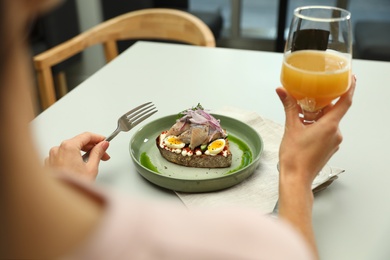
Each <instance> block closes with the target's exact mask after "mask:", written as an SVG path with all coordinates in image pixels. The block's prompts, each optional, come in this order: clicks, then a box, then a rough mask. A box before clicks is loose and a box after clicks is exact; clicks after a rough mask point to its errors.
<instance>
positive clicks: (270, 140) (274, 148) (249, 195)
mask: <svg viewBox="0 0 390 260" xmlns="http://www.w3.org/2000/svg"><path fill="white" fill-rule="evenodd" d="M213 113H216V114H221V115H226V116H229V117H232V118H235V119H238V120H241V121H242V122H244V123H246V124H248V125H250V126H252V127H253V128H254V129H255V130H256V131H258V133H259V134H260V136H261V137H262V139H263V142H264V150H263V153H262V154H261V158H260V164H259V167H258V168H257V169H256V170H255V172H254V173H253V174H252V175H251V176H250V177H249V178H247V179H246V180H244V181H243V182H241V183H239V184H237V185H235V186H233V187H230V188H228V189H224V190H221V191H214V192H206V193H183V192H176V194H177V195H178V196H179V198H180V199H181V200H182V201H183V203H184V204H185V205H186V206H187V207H188V208H189V209H191V208H194V207H228V206H239V207H251V208H256V209H258V210H260V211H261V212H264V213H271V212H272V211H273V209H274V207H275V204H276V202H277V200H278V182H279V173H278V170H277V163H278V152H279V145H280V141H281V138H282V135H283V131H284V128H283V126H282V125H280V124H277V123H275V122H273V121H271V120H269V119H266V118H262V117H261V116H259V115H258V114H257V113H256V112H253V111H247V110H242V109H239V108H235V107H224V108H223V109H221V110H218V111H213ZM342 172H344V170H342V169H339V168H335V167H330V166H327V168H326V169H324V171H323V172H322V173H321V174H320V176H319V177H317V178H316V181H315V182H314V183H313V191H319V190H322V189H325V188H326V187H327V186H329V185H330V184H331V183H332V182H333V181H334V180H335V179H336V178H337V176H338V174H340V173H342Z"/></svg>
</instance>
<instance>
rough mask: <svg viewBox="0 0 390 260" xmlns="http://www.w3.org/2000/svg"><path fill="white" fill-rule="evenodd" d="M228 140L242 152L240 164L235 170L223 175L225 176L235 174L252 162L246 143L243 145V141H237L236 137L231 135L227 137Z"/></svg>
mask: <svg viewBox="0 0 390 260" xmlns="http://www.w3.org/2000/svg"><path fill="white" fill-rule="evenodd" d="M228 139H229V142H233V143H235V144H236V145H237V146H238V148H240V150H241V151H242V157H241V164H240V165H239V166H238V167H237V168H235V169H233V170H230V171H228V172H227V173H225V175H228V174H231V173H233V172H236V171H238V170H240V169H242V168H245V167H246V166H248V165H249V164H250V163H251V162H252V152H251V149H249V147H248V145H247V144H246V143H244V142H243V141H241V140H240V139H238V138H237V137H234V136H232V135H229V136H228Z"/></svg>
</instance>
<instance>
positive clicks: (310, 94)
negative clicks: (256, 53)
mask: <svg viewBox="0 0 390 260" xmlns="http://www.w3.org/2000/svg"><path fill="white" fill-rule="evenodd" d="M350 64H351V63H350V61H349V60H348V59H347V58H346V57H345V56H341V55H340V54H337V53H335V52H329V51H326V52H325V51H316V50H303V51H295V52H292V53H288V54H286V55H285V57H284V61H283V65H282V72H281V82H282V84H283V87H284V88H285V89H286V90H287V91H288V92H289V93H290V94H291V95H292V96H293V97H294V98H295V99H297V100H298V103H299V104H300V105H301V107H302V109H304V110H306V111H309V112H315V111H318V110H320V109H322V108H323V107H325V106H327V105H328V104H330V103H331V102H332V100H334V99H336V98H338V97H339V96H341V95H342V94H344V93H345V92H346V91H347V90H348V87H349V85H350V78H351V77H350V76H351V75H350V74H351V68H350V67H351V66H350Z"/></svg>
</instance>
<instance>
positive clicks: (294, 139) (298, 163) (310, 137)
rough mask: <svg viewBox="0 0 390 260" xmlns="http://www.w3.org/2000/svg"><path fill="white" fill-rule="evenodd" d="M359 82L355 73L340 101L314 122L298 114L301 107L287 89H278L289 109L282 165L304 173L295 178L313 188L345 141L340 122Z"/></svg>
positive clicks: (325, 110)
mask: <svg viewBox="0 0 390 260" xmlns="http://www.w3.org/2000/svg"><path fill="white" fill-rule="evenodd" d="M355 85H356V79H355V77H353V78H352V83H351V87H350V88H349V90H348V91H347V92H346V93H345V94H344V95H343V96H341V98H340V99H339V100H338V101H337V103H336V104H334V105H329V106H327V107H326V108H324V109H323V112H322V115H321V117H320V118H319V119H317V121H316V122H315V123H312V124H304V123H303V122H302V119H301V118H299V117H298V114H299V112H300V111H301V110H300V107H299V105H298V104H297V102H296V100H295V99H294V98H292V97H291V96H290V95H289V94H288V93H287V92H286V90H284V89H283V88H278V89H277V90H276V92H277V94H278V95H279V97H280V99H281V101H282V103H283V106H284V109H285V113H286V124H285V132H284V136H283V139H282V143H281V145H280V150H279V160H280V161H279V163H280V169H281V170H282V172H284V173H286V174H290V173H295V172H299V173H303V174H304V175H302V176H294V178H296V179H298V180H299V182H303V183H304V184H305V185H306V187H307V188H311V183H312V182H313V180H314V178H315V176H316V175H317V173H318V172H319V171H320V170H321V169H322V168H323V167H324V166H325V164H326V163H327V162H328V160H329V159H330V158H331V157H332V155H333V154H334V153H335V152H336V151H337V150H338V149H339V145H340V143H341V141H342V135H341V133H340V130H339V123H340V120H341V119H342V118H343V116H344V115H345V113H346V112H347V111H348V109H349V107H350V106H351V104H352V96H353V93H354V90H355Z"/></svg>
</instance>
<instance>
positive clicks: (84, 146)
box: [45, 132, 110, 180]
mask: <svg viewBox="0 0 390 260" xmlns="http://www.w3.org/2000/svg"><path fill="white" fill-rule="evenodd" d="M104 139H105V137H104V136H101V135H97V134H93V133H89V132H86V133H82V134H80V135H77V136H75V137H73V138H71V139H69V140H66V141H63V142H62V143H61V145H60V146H56V147H53V148H51V149H50V153H49V157H47V158H46V159H45V165H46V166H48V167H51V168H54V169H61V170H65V171H66V172H70V173H74V174H77V175H79V176H81V177H83V178H86V179H88V180H94V179H95V178H96V176H97V173H98V167H99V163H100V161H101V160H102V161H107V160H109V159H110V156H109V155H108V154H107V153H106V150H107V148H108V146H109V142H107V141H104ZM90 150H91V151H90ZM81 151H84V152H88V151H90V155H89V159H88V162H84V161H83V158H82V156H81Z"/></svg>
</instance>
